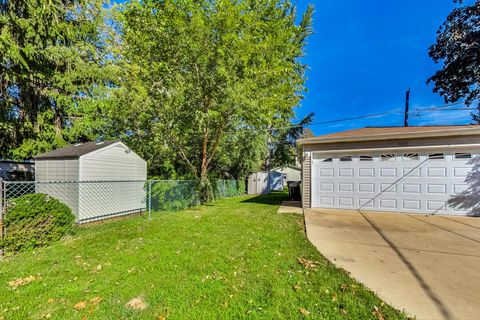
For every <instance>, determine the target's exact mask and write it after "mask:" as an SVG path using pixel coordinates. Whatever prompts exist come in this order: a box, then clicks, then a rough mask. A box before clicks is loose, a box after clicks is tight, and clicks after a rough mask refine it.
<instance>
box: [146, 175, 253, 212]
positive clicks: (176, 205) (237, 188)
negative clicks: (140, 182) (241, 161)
mask: <svg viewBox="0 0 480 320" xmlns="http://www.w3.org/2000/svg"><path fill="white" fill-rule="evenodd" d="M209 182H210V185H211V192H212V199H221V198H226V197H234V196H238V195H243V194H244V193H245V182H244V181H243V180H240V181H237V180H219V179H210V181H209ZM147 183H151V184H150V187H151V191H150V194H151V198H150V201H151V202H150V206H151V209H152V210H155V211H174V210H181V209H186V208H189V207H191V206H194V205H197V204H199V201H200V194H199V189H200V187H199V186H198V184H197V182H196V181H194V180H152V181H148V182H147ZM147 187H148V186H147Z"/></svg>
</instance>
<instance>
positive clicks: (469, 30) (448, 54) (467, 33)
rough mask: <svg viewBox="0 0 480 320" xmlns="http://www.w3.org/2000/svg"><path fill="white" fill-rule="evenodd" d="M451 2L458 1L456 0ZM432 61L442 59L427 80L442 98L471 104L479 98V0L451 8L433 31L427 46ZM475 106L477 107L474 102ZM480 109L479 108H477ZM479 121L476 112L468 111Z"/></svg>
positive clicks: (478, 115)
mask: <svg viewBox="0 0 480 320" xmlns="http://www.w3.org/2000/svg"><path fill="white" fill-rule="evenodd" d="M455 2H459V3H462V2H463V1H461V0H457V1H455ZM429 55H430V57H431V58H432V59H433V61H435V62H436V63H438V62H443V66H442V69H440V70H438V71H437V72H436V73H435V74H434V75H433V76H432V77H430V78H429V79H428V82H433V83H434V88H433V91H434V92H438V93H439V94H440V95H441V96H443V97H444V99H445V102H447V103H449V102H457V101H459V100H461V99H465V103H466V104H472V103H473V102H475V101H477V102H478V100H479V99H480V0H476V1H475V2H474V3H473V4H471V5H464V6H461V7H459V8H456V9H454V10H453V11H452V12H451V13H450V14H449V15H448V17H447V19H446V21H445V22H444V23H443V24H442V26H441V27H440V29H439V30H438V31H437V41H436V43H435V44H433V45H432V46H431V47H430V49H429ZM477 108H480V104H478V106H477ZM479 112H480V109H479ZM472 117H473V119H474V120H475V121H476V122H479V123H480V113H477V114H472Z"/></svg>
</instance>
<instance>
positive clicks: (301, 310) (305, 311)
mask: <svg viewBox="0 0 480 320" xmlns="http://www.w3.org/2000/svg"><path fill="white" fill-rule="evenodd" d="M299 311H300V313H301V314H303V315H304V316H305V317H308V316H309V315H310V311H308V310H307V309H304V308H300V309H299Z"/></svg>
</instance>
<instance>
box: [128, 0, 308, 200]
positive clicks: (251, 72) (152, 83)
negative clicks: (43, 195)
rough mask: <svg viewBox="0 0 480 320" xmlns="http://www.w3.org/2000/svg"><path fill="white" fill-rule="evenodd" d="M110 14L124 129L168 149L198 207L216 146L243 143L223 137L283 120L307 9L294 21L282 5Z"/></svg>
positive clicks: (297, 88) (193, 4) (161, 4)
mask: <svg viewBox="0 0 480 320" xmlns="http://www.w3.org/2000/svg"><path fill="white" fill-rule="evenodd" d="M119 17H120V18H119V21H120V22H121V26H120V27H121V33H122V35H123V39H122V43H121V48H122V56H123V57H124V61H127V62H128V66H125V67H124V68H123V69H124V70H125V71H126V73H125V75H124V76H123V77H122V79H123V80H124V82H123V83H122V87H123V88H122V89H121V93H123V97H121V98H120V99H119V100H120V101H121V105H122V106H124V108H123V111H121V113H122V114H123V115H125V114H130V117H128V120H127V119H126V120H124V122H125V123H124V124H125V125H126V127H125V128H127V130H126V131H128V132H130V133H131V134H132V135H145V134H146V135H148V136H155V137H157V138H160V139H161V141H162V142H161V143H164V144H167V145H168V146H171V147H172V148H173V149H174V150H175V151H176V153H177V154H178V155H179V157H180V159H181V160H182V162H183V163H185V164H186V165H187V166H188V168H189V171H190V173H191V175H192V176H193V177H195V178H196V179H198V180H199V181H200V185H201V186H202V190H203V191H204V192H203V194H204V198H203V200H204V201H207V200H208V195H209V192H208V190H209V182H208V176H209V174H210V173H211V169H212V167H213V166H214V163H215V161H216V159H218V152H219V150H228V149H230V150H232V152H236V151H237V149H236V148H241V145H242V143H243V142H242V141H238V140H237V141H236V142H237V143H239V144H237V145H229V143H231V142H232V141H235V139H234V138H232V135H235V134H237V133H238V131H239V130H252V131H253V132H258V131H261V130H265V129H266V128H268V127H269V126H270V124H272V123H273V122H274V121H275V119H276V118H280V119H288V121H289V119H290V118H291V117H292V115H293V112H292V108H293V106H295V105H297V104H298V102H299V101H300V99H301V94H300V93H301V92H302V91H303V90H304V81H305V77H304V70H305V66H304V65H303V64H302V63H300V62H299V60H298V58H299V57H301V56H302V55H303V47H304V45H305V41H306V38H307V36H308V35H309V34H310V33H311V17H312V8H311V7H309V8H308V9H307V11H306V12H305V13H304V14H303V18H302V19H301V22H300V23H299V24H297V23H296V14H295V8H294V6H293V5H292V4H291V3H290V2H289V1H267V0H254V1H246V0H241V1H230V0H217V1H207V0H203V1H202V0H201V1H194V0H186V1H174V0H165V1H154V0H146V1H141V2H130V3H128V4H126V5H124V6H123V7H122V9H121V10H120V11H119ZM137 93H139V94H140V96H142V97H143V98H142V99H141V100H139V99H138V96H139V95H137ZM124 109H126V111H125V110H124ZM134 118H136V119H140V120H133V119H134ZM144 123H148V130H147V131H145V130H144V128H145V126H143V125H141V124H144Z"/></svg>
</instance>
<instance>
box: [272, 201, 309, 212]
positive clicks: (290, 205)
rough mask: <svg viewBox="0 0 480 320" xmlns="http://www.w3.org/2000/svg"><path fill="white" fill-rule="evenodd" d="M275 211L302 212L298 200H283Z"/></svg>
mask: <svg viewBox="0 0 480 320" xmlns="http://www.w3.org/2000/svg"><path fill="white" fill-rule="evenodd" d="M277 213H298V214H303V210H302V203H301V202H300V201H283V202H282V205H281V206H280V207H279V208H278V211H277Z"/></svg>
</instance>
